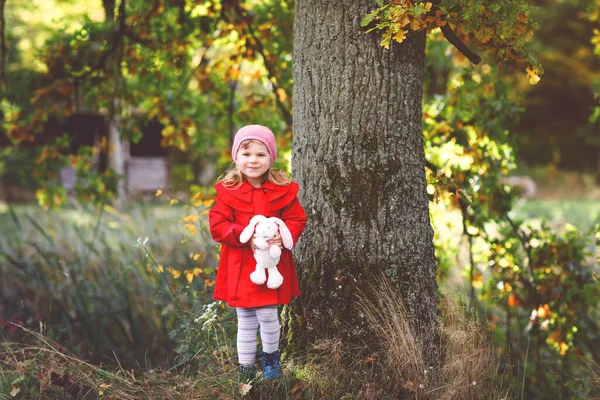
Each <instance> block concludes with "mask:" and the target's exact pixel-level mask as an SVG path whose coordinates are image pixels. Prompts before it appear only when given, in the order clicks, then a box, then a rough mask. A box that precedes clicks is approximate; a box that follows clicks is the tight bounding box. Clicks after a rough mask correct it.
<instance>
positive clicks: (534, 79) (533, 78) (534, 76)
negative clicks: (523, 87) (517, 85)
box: [526, 67, 541, 85]
mask: <svg viewBox="0 0 600 400" xmlns="http://www.w3.org/2000/svg"><path fill="white" fill-rule="evenodd" d="M526 71H527V78H529V84H530V85H535V84H537V83H538V82H539V81H540V79H541V78H540V77H539V75H538V72H537V71H536V70H535V68H534V69H532V68H529V67H527V69H526Z"/></svg>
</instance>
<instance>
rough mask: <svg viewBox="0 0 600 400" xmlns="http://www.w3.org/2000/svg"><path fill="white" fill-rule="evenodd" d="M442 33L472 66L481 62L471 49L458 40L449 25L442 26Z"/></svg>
mask: <svg viewBox="0 0 600 400" xmlns="http://www.w3.org/2000/svg"><path fill="white" fill-rule="evenodd" d="M442 33H443V34H444V37H445V38H446V39H447V40H448V41H449V42H450V43H452V44H453V45H454V47H456V49H457V50H458V51H460V52H461V53H462V54H463V55H464V56H465V57H467V58H468V59H469V61H471V62H472V63H473V64H475V65H477V64H479V63H480V62H481V57H480V56H479V55H478V54H475V53H473V52H472V51H471V49H469V48H468V47H467V45H466V44H464V43H463V42H462V40H460V38H459V37H458V36H457V35H456V33H454V31H453V30H452V28H450V25H448V24H447V23H446V25H444V26H442Z"/></svg>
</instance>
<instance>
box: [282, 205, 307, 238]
mask: <svg viewBox="0 0 600 400" xmlns="http://www.w3.org/2000/svg"><path fill="white" fill-rule="evenodd" d="M281 220H282V221H283V222H285V225H286V226H287V227H288V229H289V230H290V233H291V234H292V239H293V241H294V246H295V245H296V242H298V239H299V238H300V235H301V234H302V231H304V225H306V213H305V212H304V209H303V208H302V206H301V205H300V202H299V201H298V198H297V197H295V198H294V200H292V201H291V202H290V204H288V205H287V206H285V208H284V209H283V210H282V213H281Z"/></svg>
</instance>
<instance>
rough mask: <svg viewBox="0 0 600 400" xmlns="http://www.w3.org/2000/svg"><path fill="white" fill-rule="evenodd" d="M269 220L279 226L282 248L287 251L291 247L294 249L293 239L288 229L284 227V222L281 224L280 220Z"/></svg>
mask: <svg viewBox="0 0 600 400" xmlns="http://www.w3.org/2000/svg"><path fill="white" fill-rule="evenodd" d="M269 219H272V220H273V221H275V223H276V224H277V225H278V226H279V233H280V234H281V240H282V241H283V247H285V248H286V249H288V250H291V249H292V247H294V239H292V233H291V232H290V230H289V229H288V227H287V226H286V225H285V222H283V221H282V220H280V219H279V218H277V217H271V218H269Z"/></svg>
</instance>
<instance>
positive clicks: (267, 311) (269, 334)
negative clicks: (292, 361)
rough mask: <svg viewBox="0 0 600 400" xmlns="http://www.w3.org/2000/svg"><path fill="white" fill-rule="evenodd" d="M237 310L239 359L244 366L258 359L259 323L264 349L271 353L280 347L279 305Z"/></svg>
mask: <svg viewBox="0 0 600 400" xmlns="http://www.w3.org/2000/svg"><path fill="white" fill-rule="evenodd" d="M235 310H236V312H237V319H238V334H237V350H238V359H239V362H240V364H242V365H244V366H253V365H254V362H255V359H256V347H257V345H256V331H257V330H258V327H259V325H260V340H261V342H262V350H263V351H264V352H265V353H268V354H271V353H273V352H275V351H277V349H278V348H279V332H280V327H279V315H278V313H277V306H267V307H257V308H236V309H235Z"/></svg>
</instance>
